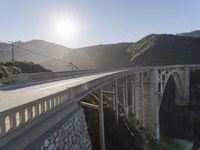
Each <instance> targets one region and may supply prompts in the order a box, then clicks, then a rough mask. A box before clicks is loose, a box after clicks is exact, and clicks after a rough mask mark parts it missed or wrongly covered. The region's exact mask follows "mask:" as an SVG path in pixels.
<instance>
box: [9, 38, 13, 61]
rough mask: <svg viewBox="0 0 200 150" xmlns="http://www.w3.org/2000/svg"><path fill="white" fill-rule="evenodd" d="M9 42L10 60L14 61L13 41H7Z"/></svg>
mask: <svg viewBox="0 0 200 150" xmlns="http://www.w3.org/2000/svg"><path fill="white" fill-rule="evenodd" d="M8 42H9V43H11V57H12V58H11V60H12V61H15V52H14V45H13V41H8Z"/></svg>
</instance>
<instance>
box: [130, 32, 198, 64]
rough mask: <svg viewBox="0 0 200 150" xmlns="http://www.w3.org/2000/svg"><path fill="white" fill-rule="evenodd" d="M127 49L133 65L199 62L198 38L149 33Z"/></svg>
mask: <svg viewBox="0 0 200 150" xmlns="http://www.w3.org/2000/svg"><path fill="white" fill-rule="evenodd" d="M127 51H128V52H129V53H130V54H131V55H132V59H131V62H132V63H133V65H134V66H150V65H174V64H196V63H198V64H200V38H194V37H186V36H178V35H169V34H151V35H148V36H146V37H144V38H143V39H141V40H139V41H138V42H136V43H134V44H133V45H131V46H130V47H129V48H128V50H127Z"/></svg>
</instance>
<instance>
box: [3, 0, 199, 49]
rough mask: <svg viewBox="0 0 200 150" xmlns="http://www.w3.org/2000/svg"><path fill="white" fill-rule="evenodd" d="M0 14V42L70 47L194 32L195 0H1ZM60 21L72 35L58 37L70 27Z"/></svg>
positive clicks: (197, 19)
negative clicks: (29, 42) (36, 42)
mask: <svg viewBox="0 0 200 150" xmlns="http://www.w3.org/2000/svg"><path fill="white" fill-rule="evenodd" d="M0 18H1V19H0V41H5V42H7V41H19V40H20V41H29V40H32V39H42V40H45V41H49V42H53V43H57V44H61V45H64V46H66V47H71V48H76V47H84V46H89V45H96V44H108V43H118V42H135V41H138V40H139V39H141V38H142V37H144V36H146V35H148V34H151V33H158V34H161V33H169V34H176V33H181V32H189V31H193V30H198V29H200V0H1V3H0ZM60 20H65V21H67V22H70V23H71V24H72V25H71V26H73V27H72V29H73V30H74V32H73V33H72V35H68V36H63V35H67V34H68V31H69V30H72V29H71V28H70V27H69V25H68V26H67V25H66V28H65V27H63V26H61V27H60V26H58V25H57V23H59V22H62V21H60ZM59 27H60V28H59ZM58 28H59V31H58ZM62 31H63V32H62ZM66 32H67V33H66ZM65 33H66V34H65ZM69 33H70V31H69Z"/></svg>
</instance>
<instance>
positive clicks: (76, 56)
mask: <svg viewBox="0 0 200 150" xmlns="http://www.w3.org/2000/svg"><path fill="white" fill-rule="evenodd" d="M131 44H132V43H117V44H108V45H96V46H90V47H84V48H77V49H70V48H66V47H64V46H61V45H58V44H54V43H50V42H46V41H42V40H32V41H28V42H20V41H19V42H15V43H14V52H15V59H16V60H17V61H24V60H25V61H32V62H34V63H37V64H40V65H42V66H43V67H45V68H47V69H50V70H53V71H65V70H70V69H71V68H70V67H69V66H68V63H69V62H71V61H73V63H74V64H75V65H76V66H78V67H79V68H80V69H101V68H113V67H123V66H129V60H130V58H131V55H130V54H129V53H127V51H126V49H127V48H128V47H129V46H130V45H131ZM9 60H11V45H8V44H5V43H0V61H9Z"/></svg>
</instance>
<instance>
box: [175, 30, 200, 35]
mask: <svg viewBox="0 0 200 150" xmlns="http://www.w3.org/2000/svg"><path fill="white" fill-rule="evenodd" d="M177 35H179V36H189V37H200V30H195V31H192V32H186V33H178V34H177Z"/></svg>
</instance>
